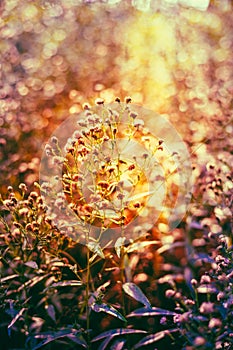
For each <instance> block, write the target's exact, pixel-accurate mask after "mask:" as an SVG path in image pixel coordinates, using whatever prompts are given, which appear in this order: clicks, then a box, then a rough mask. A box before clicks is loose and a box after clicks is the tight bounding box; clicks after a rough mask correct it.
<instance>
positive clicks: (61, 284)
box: [44, 280, 83, 292]
mask: <svg viewBox="0 0 233 350" xmlns="http://www.w3.org/2000/svg"><path fill="white" fill-rule="evenodd" d="M82 284H83V283H82V282H81V281H76V280H68V281H61V282H56V283H53V284H51V285H50V286H48V287H47V288H45V289H44V292H46V291H47V290H48V289H50V288H59V287H80V286H82Z"/></svg>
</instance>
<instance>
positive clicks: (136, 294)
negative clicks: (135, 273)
mask: <svg viewBox="0 0 233 350" xmlns="http://www.w3.org/2000/svg"><path fill="white" fill-rule="evenodd" d="M123 289H124V291H125V293H126V294H128V295H129V296H131V297H132V298H133V299H135V300H137V301H139V302H140V303H142V304H143V305H145V306H146V307H148V308H150V307H151V304H150V302H149V300H148V299H147V297H146V296H145V294H144V293H143V292H142V291H141V289H140V288H139V287H138V286H137V285H136V284H135V283H132V282H127V283H124V284H123Z"/></svg>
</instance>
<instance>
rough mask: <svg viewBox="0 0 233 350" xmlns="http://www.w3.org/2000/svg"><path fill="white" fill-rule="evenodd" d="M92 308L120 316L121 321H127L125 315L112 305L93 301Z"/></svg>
mask: <svg viewBox="0 0 233 350" xmlns="http://www.w3.org/2000/svg"><path fill="white" fill-rule="evenodd" d="M91 309H92V310H93V311H95V312H106V313H107V314H109V315H111V316H114V317H117V318H119V319H120V320H121V321H124V322H127V320H126V319H125V318H124V316H123V315H122V314H121V313H120V312H119V311H117V310H116V309H115V308H114V307H113V306H111V305H108V304H98V303H93V304H92V305H91Z"/></svg>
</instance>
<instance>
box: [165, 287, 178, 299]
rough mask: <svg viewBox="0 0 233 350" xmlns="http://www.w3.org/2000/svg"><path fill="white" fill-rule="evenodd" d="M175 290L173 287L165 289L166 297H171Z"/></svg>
mask: <svg viewBox="0 0 233 350" xmlns="http://www.w3.org/2000/svg"><path fill="white" fill-rule="evenodd" d="M175 294H176V292H175V291H174V290H173V289H167V290H166V292H165V295H166V298H169V299H170V298H173V297H174V296H175Z"/></svg>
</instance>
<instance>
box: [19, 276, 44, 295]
mask: <svg viewBox="0 0 233 350" xmlns="http://www.w3.org/2000/svg"><path fill="white" fill-rule="evenodd" d="M48 276H49V274H46V275H43V276H35V277H33V278H32V279H30V280H28V281H27V282H25V283H24V284H22V285H21V286H20V287H19V288H18V289H17V292H20V291H21V290H23V289H25V288H26V287H29V288H32V287H34V286H35V285H36V284H37V283H39V282H40V281H42V280H43V279H45V278H46V277H48Z"/></svg>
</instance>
